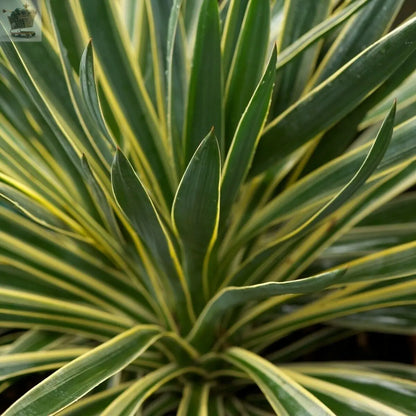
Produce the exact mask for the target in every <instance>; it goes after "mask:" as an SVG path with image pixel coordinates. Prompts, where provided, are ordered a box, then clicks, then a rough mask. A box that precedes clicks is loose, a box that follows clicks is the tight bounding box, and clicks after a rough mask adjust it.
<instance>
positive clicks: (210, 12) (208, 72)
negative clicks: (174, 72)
mask: <svg viewBox="0 0 416 416" xmlns="http://www.w3.org/2000/svg"><path fill="white" fill-rule="evenodd" d="M193 52H194V55H193V58H192V71H191V79H190V81H189V90H188V101H187V110H186V120H185V131H184V145H185V149H184V152H185V154H184V162H185V166H186V165H187V164H188V162H189V160H190V159H191V157H192V155H193V154H194V152H195V150H196V149H197V147H198V146H199V144H200V143H201V141H202V140H203V138H204V137H205V136H206V134H207V133H208V132H209V131H210V130H211V129H212V128H213V127H214V129H215V133H216V135H217V137H218V138H219V142H220V147H221V148H223V147H224V146H223V145H221V143H223V141H224V138H223V109H222V73H221V71H222V70H221V45H220V26H219V16H218V2H217V1H216V0H204V1H203V2H202V6H201V10H200V12H199V20H198V29H197V34H196V41H195V48H194V50H193ZM200 108H203V109H204V110H203V111H199V109H200Z"/></svg>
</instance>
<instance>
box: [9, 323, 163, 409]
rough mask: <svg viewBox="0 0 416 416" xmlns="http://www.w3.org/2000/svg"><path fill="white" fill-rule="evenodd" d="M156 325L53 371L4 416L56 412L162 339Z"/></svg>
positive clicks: (129, 333) (130, 332) (127, 334)
mask: <svg viewBox="0 0 416 416" xmlns="http://www.w3.org/2000/svg"><path fill="white" fill-rule="evenodd" d="M160 336H161V334H160V330H159V328H158V327H155V326H145V325H143V326H137V327H134V328H132V329H130V330H128V331H126V332H123V333H122V334H120V335H119V336H117V337H115V338H113V339H111V340H110V341H108V342H106V343H104V344H102V345H100V346H99V347H97V348H94V349H93V350H91V351H90V352H88V353H87V354H84V355H82V356H81V357H79V358H77V359H76V360H74V361H72V362H70V363H69V364H67V365H66V366H64V367H62V368H61V369H60V370H58V371H56V372H55V373H53V374H52V375H51V376H49V377H48V378H47V379H46V380H44V381H42V382H41V383H39V384H38V385H37V386H36V387H34V388H33V389H32V390H30V391H29V392H28V393H26V394H25V395H24V396H23V397H21V398H20V399H19V400H18V401H17V402H15V403H14V404H13V405H12V406H11V407H10V408H9V409H8V410H6V412H5V413H4V416H13V415H16V416H20V415H22V414H25V415H28V416H29V415H42V414H51V413H52V414H53V413H55V412H57V411H58V410H61V409H63V408H64V407H66V406H68V405H69V404H71V403H72V402H74V401H75V400H77V399H79V398H80V397H82V396H83V395H85V394H86V393H88V392H89V391H90V390H91V389H92V388H94V387H95V386H97V385H98V384H100V383H101V382H102V381H104V380H106V379H107V378H109V377H111V376H112V375H113V374H115V373H117V372H118V371H120V370H122V369H123V368H124V367H126V366H127V365H128V364H129V363H130V362H132V361H133V360H134V359H135V358H137V357H139V356H140V354H141V353H143V352H144V351H145V350H146V349H147V348H149V347H150V346H151V345H152V344H153V343H154V342H156V341H157V340H158V339H159V338H160Z"/></svg>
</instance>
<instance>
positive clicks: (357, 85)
mask: <svg viewBox="0 0 416 416" xmlns="http://www.w3.org/2000/svg"><path fill="white" fill-rule="evenodd" d="M415 34H416V19H412V20H410V21H409V22H407V23H406V24H404V25H402V26H400V27H399V28H397V29H396V30H394V31H393V32H391V33H390V34H388V35H386V36H385V37H383V38H382V39H380V40H379V41H378V42H376V43H374V44H373V45H371V46H370V47H369V48H367V49H366V50H365V51H363V52H362V53H361V54H360V55H358V56H357V57H356V58H355V59H353V60H352V61H350V62H349V63H348V64H346V65H345V66H344V67H343V68H341V69H340V70H339V71H338V72H336V73H335V74H334V75H332V76H331V77H330V78H328V80H326V81H325V82H324V83H323V84H321V85H320V86H319V87H317V88H315V89H314V90H312V91H311V92H310V93H309V94H308V95H306V96H305V97H304V98H302V99H301V100H300V101H298V102H297V103H296V104H294V105H293V106H292V107H290V108H289V109H288V110H287V111H285V112H284V113H283V114H282V115H280V116H279V117H278V118H276V119H275V120H273V121H272V122H271V123H270V124H269V125H268V126H267V127H266V130H265V133H264V136H263V137H262V139H261V140H260V143H259V146H258V151H257V153H256V157H255V159H254V162H253V173H260V172H262V171H264V170H265V169H267V168H268V167H270V166H272V165H273V164H276V163H277V162H278V161H279V160H281V159H283V158H284V157H285V156H286V155H288V154H290V153H292V152H293V151H295V150H296V149H297V148H299V147H300V146H302V145H303V144H305V143H306V142H308V141H309V140H310V139H312V138H313V137H314V136H316V135H317V134H319V133H322V132H324V131H325V130H326V129H327V128H329V127H331V126H332V125H333V124H335V123H336V122H338V121H339V120H340V119H341V118H342V117H344V116H345V115H346V114H348V113H349V112H350V111H351V110H352V109H354V108H355V107H356V106H357V104H359V103H360V102H361V101H362V100H363V99H364V98H365V97H366V96H367V94H368V93H369V92H371V90H373V89H374V88H375V87H377V86H378V85H379V84H380V83H381V82H383V81H384V80H386V79H387V78H388V77H389V76H390V75H391V73H393V72H394V71H395V70H396V69H397V68H398V67H399V66H400V64H401V63H402V62H404V61H405V60H406V58H407V57H409V56H410V54H411V53H412V52H413V51H414V49H415V46H414V42H413V41H411V39H413V37H414V35H415Z"/></svg>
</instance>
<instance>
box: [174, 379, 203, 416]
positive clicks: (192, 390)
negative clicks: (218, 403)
mask: <svg viewBox="0 0 416 416" xmlns="http://www.w3.org/2000/svg"><path fill="white" fill-rule="evenodd" d="M209 390H210V386H209V384H197V383H195V384H187V385H186V386H185V388H184V390H183V396H182V400H181V403H180V405H179V408H178V412H177V416H205V415H208V395H209Z"/></svg>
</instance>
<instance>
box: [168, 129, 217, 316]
mask: <svg viewBox="0 0 416 416" xmlns="http://www.w3.org/2000/svg"><path fill="white" fill-rule="evenodd" d="M220 168H221V166H220V154H219V149H218V144H217V140H216V138H215V136H214V134H213V132H211V133H210V134H209V135H208V136H207V137H206V138H205V139H204V140H203V141H202V143H201V144H200V145H199V147H198V149H197V150H196V152H195V154H194V156H193V157H192V159H191V161H190V162H189V165H188V167H187V169H186V171H185V173H184V175H183V177H182V180H181V182H180V184H179V187H178V190H177V192H176V195H175V200H174V202H173V206H172V220H173V224H174V226H175V228H176V231H177V233H178V235H179V238H180V240H181V242H182V246H183V257H184V263H185V273H186V277H187V280H188V285H189V287H190V292H191V296H192V298H193V300H194V304H195V308H196V310H197V311H199V310H200V309H201V308H202V305H201V303H202V298H201V294H203V293H201V292H202V291H201V284H202V285H203V287H202V288H203V291H205V294H206V291H207V282H205V281H204V262H205V261H206V258H207V256H208V255H209V251H210V248H211V247H212V244H213V243H214V241H215V238H216V235H217V229H218V221H219V206H220V190H219V185H220Z"/></svg>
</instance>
